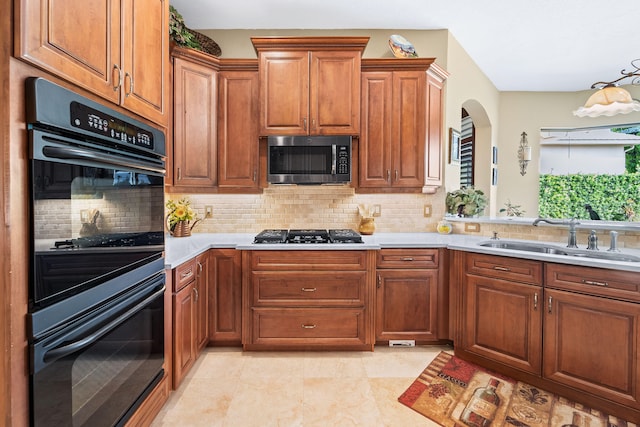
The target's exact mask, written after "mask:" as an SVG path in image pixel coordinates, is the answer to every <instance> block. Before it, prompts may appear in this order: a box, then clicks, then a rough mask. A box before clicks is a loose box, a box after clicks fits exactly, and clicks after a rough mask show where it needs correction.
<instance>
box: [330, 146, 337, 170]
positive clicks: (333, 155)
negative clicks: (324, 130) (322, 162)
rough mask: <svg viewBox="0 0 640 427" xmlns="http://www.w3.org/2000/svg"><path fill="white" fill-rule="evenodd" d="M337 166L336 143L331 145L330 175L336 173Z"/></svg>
mask: <svg viewBox="0 0 640 427" xmlns="http://www.w3.org/2000/svg"><path fill="white" fill-rule="evenodd" d="M336 167H337V155H336V144H332V145H331V175H335V174H336Z"/></svg>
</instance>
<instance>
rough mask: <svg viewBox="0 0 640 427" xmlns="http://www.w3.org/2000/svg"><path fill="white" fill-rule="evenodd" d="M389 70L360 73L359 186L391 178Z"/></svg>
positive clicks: (380, 184)
mask: <svg viewBox="0 0 640 427" xmlns="http://www.w3.org/2000/svg"><path fill="white" fill-rule="evenodd" d="M392 91H393V84H392V73H388V72H367V73H362V105H361V121H362V131H361V132H360V149H359V157H360V159H359V160H360V161H359V165H358V166H359V183H358V186H359V187H362V188H377V187H387V186H389V184H390V182H391V114H392V109H391V96H392Z"/></svg>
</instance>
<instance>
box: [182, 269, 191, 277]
mask: <svg viewBox="0 0 640 427" xmlns="http://www.w3.org/2000/svg"><path fill="white" fill-rule="evenodd" d="M189 276H193V270H187V271H185V272H184V273H182V274H181V275H180V279H186V278H187V277H189Z"/></svg>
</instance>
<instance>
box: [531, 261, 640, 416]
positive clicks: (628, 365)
mask: <svg viewBox="0 0 640 427" xmlns="http://www.w3.org/2000/svg"><path fill="white" fill-rule="evenodd" d="M545 287H546V289H545V301H544V307H545V310H544V312H545V317H544V345H543V347H544V372H543V375H544V377H545V378H548V379H549V380H552V381H554V382H557V383H560V384H563V385H566V386H569V387H572V388H574V389H577V390H581V391H584V392H587V393H591V394H593V395H595V396H599V397H601V398H605V399H608V400H611V401H613V402H617V403H620V404H622V405H627V406H630V407H633V408H636V409H640V360H639V359H638V345H639V344H638V338H639V337H640V292H639V291H640V283H639V282H638V277H637V273H630V272H620V271H611V270H600V269H595V268H588V267H573V266H565V265H559V264H547V265H546V283H545ZM618 298H620V299H618Z"/></svg>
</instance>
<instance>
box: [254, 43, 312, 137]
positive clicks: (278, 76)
mask: <svg viewBox="0 0 640 427" xmlns="http://www.w3.org/2000/svg"><path fill="white" fill-rule="evenodd" d="M308 120H309V53H308V52H307V51H302V52H299V51H298V52H279V51H269V52H260V134H261V135H304V134H307V133H308V129H309V126H308Z"/></svg>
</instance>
